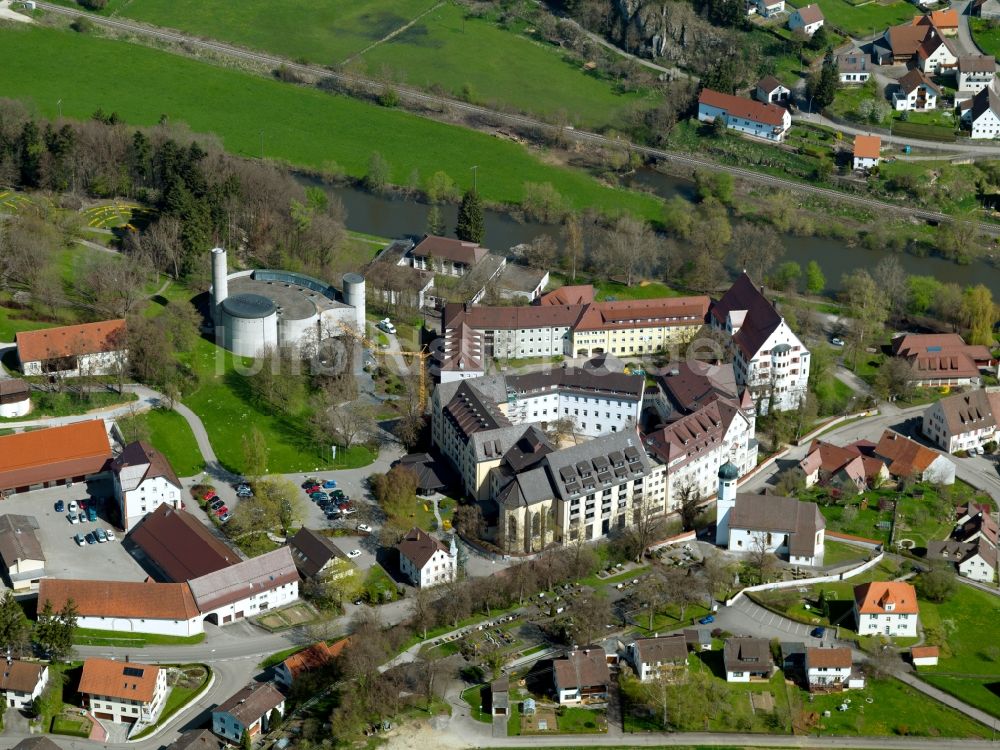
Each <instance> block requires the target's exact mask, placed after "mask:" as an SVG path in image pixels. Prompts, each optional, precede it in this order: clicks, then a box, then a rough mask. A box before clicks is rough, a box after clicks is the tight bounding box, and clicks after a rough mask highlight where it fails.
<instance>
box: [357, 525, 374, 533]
mask: <svg viewBox="0 0 1000 750" xmlns="http://www.w3.org/2000/svg"><path fill="white" fill-rule="evenodd" d="M358 531H360V532H362V533H364V534H371V533H372V527H371V526H369V525H368V524H366V523H359V524H358Z"/></svg>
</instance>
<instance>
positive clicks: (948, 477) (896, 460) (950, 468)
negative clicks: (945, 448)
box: [874, 430, 955, 484]
mask: <svg viewBox="0 0 1000 750" xmlns="http://www.w3.org/2000/svg"><path fill="white" fill-rule="evenodd" d="M874 455H875V456H876V457H877V458H880V459H881V460H882V461H884V462H885V464H886V468H887V469H888V471H889V476H890V477H893V478H895V479H900V478H909V479H915V480H917V481H919V482H935V483H937V484H954V483H955V462H954V461H952V460H951V459H950V458H949V457H948V456H945V455H943V454H941V453H938V452H937V451H935V450H931V449H930V448H928V447H926V446H924V445H921V444H920V443H918V442H917V441H916V440H911V439H910V438H908V437H906V436H904V435H900V434H899V433H898V432H893V431H892V430H886V431H885V432H883V433H882V437H881V438H880V439H879V441H878V443H877V444H876V446H875V449H874Z"/></svg>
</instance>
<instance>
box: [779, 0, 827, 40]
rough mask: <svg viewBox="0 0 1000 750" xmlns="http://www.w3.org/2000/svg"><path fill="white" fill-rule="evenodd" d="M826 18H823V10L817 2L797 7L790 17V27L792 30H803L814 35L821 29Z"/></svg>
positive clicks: (809, 34)
mask: <svg viewBox="0 0 1000 750" xmlns="http://www.w3.org/2000/svg"><path fill="white" fill-rule="evenodd" d="M825 20H826V19H824V18H823V11H822V10H820V8H819V6H818V5H816V3H812V4H810V5H805V6H803V7H801V8H797V9H796V10H795V12H794V13H792V15H790V16H789V17H788V28H789V29H791V30H792V31H801V32H803V33H804V34H807V35H808V36H812V35H813V34H815V33H816V32H817V31H819V28H820V26H822V25H823V23H824V22H825Z"/></svg>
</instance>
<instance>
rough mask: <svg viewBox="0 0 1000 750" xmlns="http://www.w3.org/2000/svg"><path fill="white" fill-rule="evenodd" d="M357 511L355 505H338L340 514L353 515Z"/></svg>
mask: <svg viewBox="0 0 1000 750" xmlns="http://www.w3.org/2000/svg"><path fill="white" fill-rule="evenodd" d="M357 512H358V509H357V508H355V507H353V506H350V505H348V506H346V507H344V506H343V505H341V506H340V513H341V515H345V516H353V515H354V514H355V513H357Z"/></svg>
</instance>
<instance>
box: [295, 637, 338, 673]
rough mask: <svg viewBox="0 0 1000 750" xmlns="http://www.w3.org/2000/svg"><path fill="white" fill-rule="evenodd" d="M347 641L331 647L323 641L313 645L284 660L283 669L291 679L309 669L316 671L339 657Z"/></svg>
mask: <svg viewBox="0 0 1000 750" xmlns="http://www.w3.org/2000/svg"><path fill="white" fill-rule="evenodd" d="M349 641H350V639H349V638H341V639H340V640H339V641H337V642H336V643H334V644H333V645H332V646H329V645H327V643H326V642H325V641H320V642H319V643H314V644H313V645H311V646H309V648H305V649H303V650H302V651H299V652H298V653H295V654H292V655H291V656H289V657H288V658H287V659H285V661H284V665H285V668H286V669H288V671H289V673H290V674H291V675H292V677H296V676H298V675H300V674H302V673H303V672H308V671H309V670H311V669H318V668H319V667H322V666H324V665H325V664H327V663H329V662H330V660H331V659H335V658H337V657H338V656H340V654H341V653H342V652H343V651H344V648H346V646H347V644H348V642H349Z"/></svg>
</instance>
